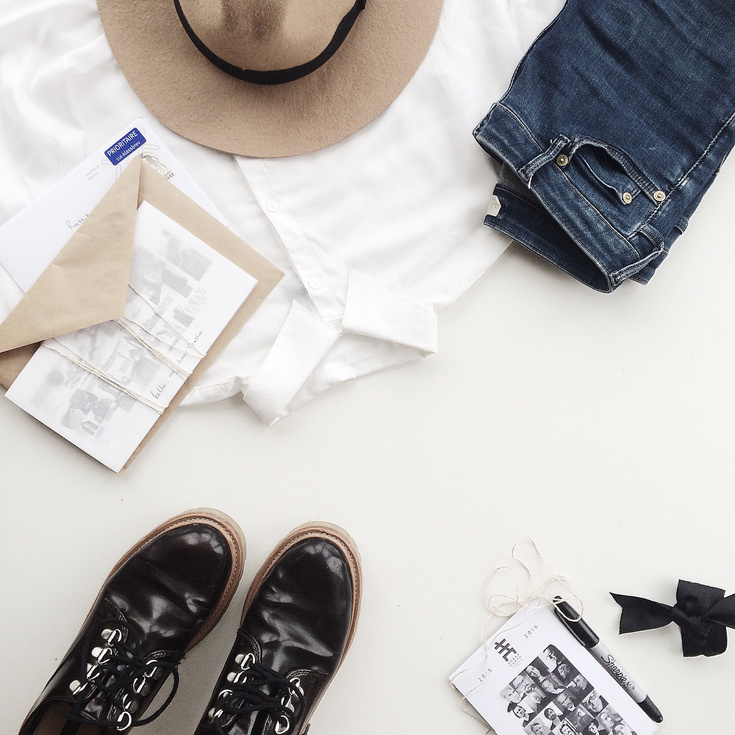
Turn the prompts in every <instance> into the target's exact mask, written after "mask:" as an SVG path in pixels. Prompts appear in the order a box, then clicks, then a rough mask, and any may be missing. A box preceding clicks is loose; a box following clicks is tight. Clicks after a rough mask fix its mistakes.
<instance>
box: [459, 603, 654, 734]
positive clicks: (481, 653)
mask: <svg viewBox="0 0 735 735" xmlns="http://www.w3.org/2000/svg"><path fill="white" fill-rule="evenodd" d="M449 679H450V681H451V683H452V684H453V685H454V686H455V687H456V688H457V690H458V691H459V692H460V693H461V694H462V695H463V696H464V697H465V698H466V699H467V701H468V702H469V703H470V704H471V705H472V706H473V707H474V708H475V709H476V710H477V712H478V713H479V714H480V715H481V716H482V718H483V719H484V720H485V721H486V722H487V723H488V724H489V725H491V726H492V727H493V729H494V730H495V731H496V732H497V734H498V735H552V734H553V735H651V734H652V733H654V732H655V731H656V729H657V726H656V724H655V723H654V722H653V721H652V720H651V719H649V718H648V717H647V716H646V714H645V713H644V712H643V710H641V708H640V707H639V706H638V704H636V702H634V701H633V699H632V698H631V697H630V695H629V694H628V693H627V692H626V691H625V690H624V689H623V688H622V687H621V686H620V685H619V684H618V683H617V682H616V681H615V680H614V679H613V677H612V676H611V675H610V674H609V673H608V672H607V671H606V670H605V669H604V668H603V667H602V665H601V664H600V663H599V662H598V661H596V660H595V658H594V657H593V656H592V655H591V654H590V653H589V651H587V650H586V649H585V648H584V647H583V646H582V645H581V644H580V643H579V642H578V641H577V640H576V639H575V638H574V636H572V634H571V633H569V631H568V630H567V629H566V628H565V627H564V625H562V623H561V622H559V620H558V619H557V618H556V616H555V615H554V613H553V612H552V611H551V610H550V609H549V608H548V607H545V606H542V603H540V602H539V603H538V604H537V605H535V606H533V607H532V608H531V609H527V610H522V611H520V612H518V613H516V614H515V615H514V616H513V617H511V618H510V619H509V620H508V621H507V622H506V623H505V625H503V626H502V628H501V629H500V630H499V631H498V632H497V633H496V634H495V635H494V636H493V637H492V638H490V639H489V640H488V641H487V642H486V643H485V644H484V645H483V646H482V647H481V648H480V649H479V650H478V651H476V652H475V653H474V654H473V655H472V656H471V657H470V658H469V659H468V660H467V661H465V662H464V663H463V664H462V665H461V666H460V667H459V668H458V669H457V670H456V671H455V672H454V673H453V674H452V675H451V676H450V677H449Z"/></svg>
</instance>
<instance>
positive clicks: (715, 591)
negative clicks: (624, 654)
mask: <svg viewBox="0 0 735 735" xmlns="http://www.w3.org/2000/svg"><path fill="white" fill-rule="evenodd" d="M610 594H611V595H612V596H613V599H614V600H615V602H617V603H618V605H620V607H622V608H623V611H622V613H621V615H620V632H621V633H632V632H634V631H637V630H651V629H652V628H661V627H663V626H664V625H668V624H669V623H676V624H677V625H678V626H679V628H681V647H682V650H683V653H684V655H685V656H717V655H718V654H720V653H724V652H725V649H726V648H727V628H735V594H734V595H729V596H728V597H725V590H721V589H719V588H718V587H708V586H707V585H704V584H697V583H696V582H686V581H684V580H683V579H680V580H679V585H678V587H677V588H676V605H674V606H673V607H672V606H670V605H664V604H662V603H660V602H653V601H652V600H646V599H645V598H643V597H630V596H628V595H616V594H614V593H612V592H611V593H610Z"/></svg>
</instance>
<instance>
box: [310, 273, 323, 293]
mask: <svg viewBox="0 0 735 735" xmlns="http://www.w3.org/2000/svg"><path fill="white" fill-rule="evenodd" d="M308 286H309V288H313V289H314V290H315V291H318V290H319V289H320V288H321V287H322V279H321V278H317V277H316V276H312V277H311V278H310V279H309V281H308Z"/></svg>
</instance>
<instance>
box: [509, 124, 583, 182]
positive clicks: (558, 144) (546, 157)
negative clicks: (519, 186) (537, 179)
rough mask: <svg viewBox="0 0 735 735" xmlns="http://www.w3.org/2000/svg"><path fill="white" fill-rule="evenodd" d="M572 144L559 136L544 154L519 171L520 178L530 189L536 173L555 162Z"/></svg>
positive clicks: (540, 154) (564, 137) (563, 136)
mask: <svg viewBox="0 0 735 735" xmlns="http://www.w3.org/2000/svg"><path fill="white" fill-rule="evenodd" d="M570 142H571V141H570V140H569V138H567V137H566V135H559V136H558V137H557V138H555V139H554V140H552V141H551V145H550V146H549V147H548V148H547V149H546V150H545V151H544V152H543V153H539V155H538V156H536V158H533V159H531V160H530V161H529V162H528V163H527V164H526V165H525V166H523V167H522V168H519V169H518V176H519V177H520V179H521V180H522V181H523V182H524V183H525V184H526V186H527V187H528V188H529V189H530V188H531V180H532V179H533V175H534V174H535V173H536V171H538V170H539V169H540V168H541V167H542V166H545V165H546V164H547V163H550V162H551V161H553V160H554V159H555V158H556V157H557V156H558V155H559V154H560V153H561V152H562V150H564V148H565V147H566V146H568V145H569V143H570Z"/></svg>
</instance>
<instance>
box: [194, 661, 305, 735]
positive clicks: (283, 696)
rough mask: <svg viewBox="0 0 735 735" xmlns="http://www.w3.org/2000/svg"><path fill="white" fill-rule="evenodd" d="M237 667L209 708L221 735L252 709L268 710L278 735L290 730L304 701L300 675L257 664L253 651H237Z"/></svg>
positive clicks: (228, 675)
mask: <svg viewBox="0 0 735 735" xmlns="http://www.w3.org/2000/svg"><path fill="white" fill-rule="evenodd" d="M235 663H236V664H238V667H239V668H237V669H235V670H234V671H231V672H229V673H228V674H227V682H228V684H227V686H226V688H224V689H222V690H220V692H219V693H218V694H217V698H216V700H215V703H214V706H213V707H212V708H211V709H210V710H209V712H208V716H209V719H210V722H211V723H212V724H213V725H214V727H215V730H216V732H217V733H219V735H226V731H227V730H229V728H230V727H232V725H233V724H234V723H235V722H236V721H237V720H238V719H240V718H241V717H242V716H244V715H245V714H247V713H249V712H266V713H268V714H270V715H271V717H272V718H273V719H274V720H275V723H276V724H275V728H274V729H275V732H276V735H285V734H286V733H288V732H289V731H290V730H291V728H292V726H293V724H294V722H295V721H296V718H297V717H298V716H299V714H300V712H301V709H302V707H303V703H304V690H303V688H302V686H301V681H300V679H299V677H298V676H291V677H285V676H282V675H281V674H279V673H277V672H276V671H274V670H273V669H271V668H269V667H267V666H263V665H262V664H259V663H256V661H255V656H254V655H253V654H252V653H248V654H247V655H244V654H242V653H241V654H238V656H237V657H236V658H235Z"/></svg>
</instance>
